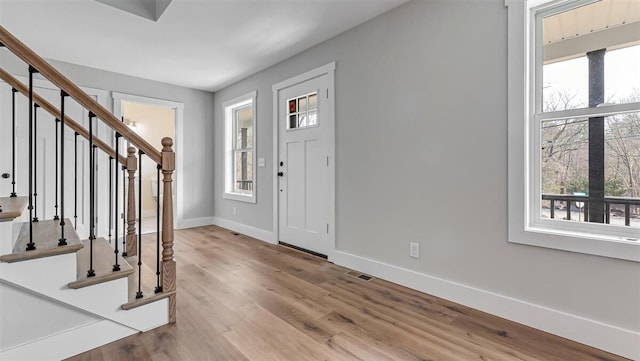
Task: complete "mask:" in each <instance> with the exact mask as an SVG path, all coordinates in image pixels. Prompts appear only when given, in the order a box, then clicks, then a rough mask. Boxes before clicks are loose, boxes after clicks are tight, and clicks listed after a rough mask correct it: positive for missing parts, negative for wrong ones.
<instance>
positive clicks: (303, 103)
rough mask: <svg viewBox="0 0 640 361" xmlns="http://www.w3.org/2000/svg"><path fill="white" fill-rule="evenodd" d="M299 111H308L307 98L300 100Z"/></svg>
mask: <svg viewBox="0 0 640 361" xmlns="http://www.w3.org/2000/svg"><path fill="white" fill-rule="evenodd" d="M298 111H299V112H306V111H307V97H302V98H298Z"/></svg>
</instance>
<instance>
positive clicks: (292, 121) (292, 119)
mask: <svg viewBox="0 0 640 361" xmlns="http://www.w3.org/2000/svg"><path fill="white" fill-rule="evenodd" d="M297 127H298V117H297V116H296V115H295V114H292V115H290V116H289V124H288V126H287V129H295V128H297Z"/></svg>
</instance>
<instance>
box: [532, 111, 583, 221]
mask: <svg viewBox="0 0 640 361" xmlns="http://www.w3.org/2000/svg"><path fill="white" fill-rule="evenodd" d="M541 141H542V144H541V153H540V160H541V165H540V169H541V178H542V198H543V201H542V210H541V215H542V217H543V218H551V203H552V202H551V201H550V200H545V198H548V197H550V196H551V195H570V196H573V195H575V196H584V195H586V194H588V192H589V122H588V119H586V118H582V119H563V120H553V121H546V122H543V123H542V126H541ZM567 207H570V209H569V212H570V213H569V214H567ZM553 208H554V209H553V211H554V212H553V213H554V215H553V218H554V219H559V220H571V221H584V208H585V203H584V202H570V203H567V201H566V200H560V199H554V201H553Z"/></svg>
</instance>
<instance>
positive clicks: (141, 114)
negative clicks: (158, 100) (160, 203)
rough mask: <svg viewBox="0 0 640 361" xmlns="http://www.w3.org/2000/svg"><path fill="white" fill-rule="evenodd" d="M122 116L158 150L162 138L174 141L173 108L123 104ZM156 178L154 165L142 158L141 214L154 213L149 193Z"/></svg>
mask: <svg viewBox="0 0 640 361" xmlns="http://www.w3.org/2000/svg"><path fill="white" fill-rule="evenodd" d="M123 114H124V118H125V120H129V121H131V122H135V126H134V127H131V129H133V130H134V131H135V132H136V133H138V134H139V135H140V136H142V137H143V138H144V139H145V140H146V141H147V142H149V143H151V145H153V146H154V147H156V149H158V150H162V144H161V140H162V138H164V137H171V138H173V139H175V129H176V127H175V109H173V108H168V107H161V106H155V105H146V104H137V103H128V102H125V103H124V111H123ZM156 177H157V176H156V164H155V163H153V162H152V161H151V160H149V158H146V157H145V158H143V159H142V202H143V203H142V210H143V212H154V211H155V209H156V208H155V206H156V204H155V201H154V199H153V194H152V192H151V181H152V180H154V179H156ZM161 177H162V175H161ZM161 179H162V178H161ZM161 191H162V190H161Z"/></svg>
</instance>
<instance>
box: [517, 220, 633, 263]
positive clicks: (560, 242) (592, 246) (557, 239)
mask: <svg viewBox="0 0 640 361" xmlns="http://www.w3.org/2000/svg"><path fill="white" fill-rule="evenodd" d="M514 233H515V234H514ZM509 242H511V243H518V244H526V245H530V246H536V247H544V248H550V249H557V250H563V251H569V252H575V253H583V254H590V255H594V256H601V257H609V258H617V259H623V260H627V261H634V262H640V239H639V240H635V241H634V240H629V239H626V238H622V237H607V236H601V235H595V234H590V233H580V232H572V231H565V230H556V229H550V228H543V227H528V228H527V229H525V230H524V231H522V232H510V237H509Z"/></svg>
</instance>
